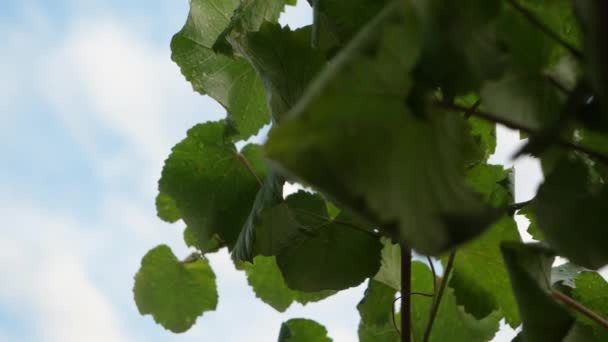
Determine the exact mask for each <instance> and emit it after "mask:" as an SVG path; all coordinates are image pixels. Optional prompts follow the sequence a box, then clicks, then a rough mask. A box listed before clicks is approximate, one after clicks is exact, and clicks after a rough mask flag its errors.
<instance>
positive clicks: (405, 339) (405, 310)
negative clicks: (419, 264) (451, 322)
mask: <svg viewBox="0 0 608 342" xmlns="http://www.w3.org/2000/svg"><path fill="white" fill-rule="evenodd" d="M411 293H412V250H411V249H410V248H409V247H408V246H407V245H406V244H405V243H404V242H402V243H401V297H402V298H405V300H403V299H402V300H401V342H411V340H412V301H411Z"/></svg>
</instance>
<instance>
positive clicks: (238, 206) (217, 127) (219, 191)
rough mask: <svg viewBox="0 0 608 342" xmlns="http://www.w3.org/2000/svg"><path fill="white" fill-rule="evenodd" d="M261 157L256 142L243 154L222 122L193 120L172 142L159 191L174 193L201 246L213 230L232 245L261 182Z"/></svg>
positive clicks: (206, 243)
mask: <svg viewBox="0 0 608 342" xmlns="http://www.w3.org/2000/svg"><path fill="white" fill-rule="evenodd" d="M260 158H261V154H260V149H259V147H257V146H255V145H248V146H246V147H245V148H244V149H243V151H242V154H239V153H238V152H237V151H236V148H235V147H234V145H233V144H232V142H231V137H230V136H229V135H228V134H227V128H226V126H225V125H224V123H223V122H208V123H205V124H201V125H197V126H194V127H193V128H192V129H190V130H189V131H188V137H187V138H186V139H184V140H183V141H181V142H180V143H178V144H177V145H175V147H174V148H173V150H172V152H171V155H169V158H168V159H167V160H166V161H165V166H164V168H163V172H162V176H161V179H160V181H159V191H160V192H161V193H164V194H166V195H168V196H170V197H171V198H173V200H174V201H175V204H176V206H177V208H178V209H179V211H180V213H181V215H182V218H183V220H184V222H185V223H186V224H187V225H188V227H190V229H192V233H193V236H194V237H195V244H196V245H197V246H198V247H199V248H201V249H202V250H206V249H207V248H208V245H209V244H210V243H212V240H213V238H214V235H217V236H218V237H219V238H221V240H222V241H223V242H225V243H226V244H227V245H228V246H229V247H232V246H233V245H234V243H235V241H236V239H237V236H238V234H239V232H240V231H241V228H242V227H243V224H244V222H245V220H246V218H247V215H248V214H249V212H250V210H251V207H252V204H253V201H254V198H255V196H256V193H257V191H258V189H259V187H260V185H259V184H258V181H257V179H259V178H263V177H264V173H265V169H264V164H263V162H262V161H260V160H259V159H260ZM245 160H249V162H248V163H249V164H250V166H251V169H252V170H253V171H254V173H255V174H253V173H252V172H251V171H250V168H249V167H248V166H247V165H246V163H245Z"/></svg>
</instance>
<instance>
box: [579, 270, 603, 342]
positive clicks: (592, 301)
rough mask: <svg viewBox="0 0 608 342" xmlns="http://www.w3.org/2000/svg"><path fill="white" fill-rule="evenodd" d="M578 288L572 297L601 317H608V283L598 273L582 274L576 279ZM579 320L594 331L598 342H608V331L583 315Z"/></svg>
mask: <svg viewBox="0 0 608 342" xmlns="http://www.w3.org/2000/svg"><path fill="white" fill-rule="evenodd" d="M575 283H576V287H575V288H574V289H573V290H572V295H573V297H574V299H576V300H577V301H578V302H579V303H581V304H582V305H584V306H586V307H587V308H589V309H591V310H592V311H593V312H595V313H597V314H598V315H600V316H601V317H604V318H605V317H608V297H606V293H608V283H607V282H606V280H605V279H604V278H602V276H601V275H600V274H599V273H597V272H582V273H581V274H579V276H578V277H576V279H575ZM577 320H578V321H579V322H580V323H581V324H583V325H586V326H588V327H590V328H592V330H593V335H594V336H595V338H596V339H597V341H608V331H606V329H605V328H603V327H601V326H598V325H597V324H596V323H595V322H593V321H591V320H590V319H589V318H587V317H584V316H582V315H578V316H577Z"/></svg>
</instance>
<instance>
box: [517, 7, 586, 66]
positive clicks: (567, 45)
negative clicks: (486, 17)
mask: <svg viewBox="0 0 608 342" xmlns="http://www.w3.org/2000/svg"><path fill="white" fill-rule="evenodd" d="M508 2H509V4H511V6H513V8H515V9H516V10H517V11H518V12H519V13H521V14H522V15H523V16H524V17H525V18H526V19H527V20H528V21H529V22H530V24H532V25H533V26H535V27H536V28H537V29H539V30H540V31H541V32H542V33H544V34H545V35H547V36H548V37H549V38H551V39H553V40H554V41H556V42H557V43H558V44H560V45H561V46H563V47H564V48H565V49H566V50H568V51H569V52H570V53H571V54H572V56H574V57H576V58H577V59H579V60H582V59H583V53H582V52H581V51H579V50H578V49H577V48H576V47H574V46H573V45H572V44H570V43H568V42H567V41H565V40H564V39H563V38H562V37H560V36H559V35H558V34H557V33H555V32H553V31H552V30H551V29H550V28H548V27H547V26H545V24H543V23H542V22H541V21H540V20H539V19H538V18H537V17H536V16H535V15H534V13H532V12H531V11H530V10H529V9H527V8H525V7H524V6H522V5H521V4H520V3H519V2H517V1H515V0H508Z"/></svg>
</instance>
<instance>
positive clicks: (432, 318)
mask: <svg viewBox="0 0 608 342" xmlns="http://www.w3.org/2000/svg"><path fill="white" fill-rule="evenodd" d="M454 258H456V251H453V252H452V253H450V257H449V259H448V264H447V266H446V267H445V272H444V273H443V278H442V279H441V285H439V292H437V294H436V295H435V300H433V305H432V306H431V312H430V314H429V322H428V323H427V325H426V330H425V331H424V338H423V339H422V341H423V342H428V341H429V339H430V338H431V331H432V330H433V323H434V322H435V318H436V317H437V311H439V304H440V303H441V297H443V292H444V291H445V287H446V286H447V284H448V278H449V277H450V272H452V268H453V267H454Z"/></svg>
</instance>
